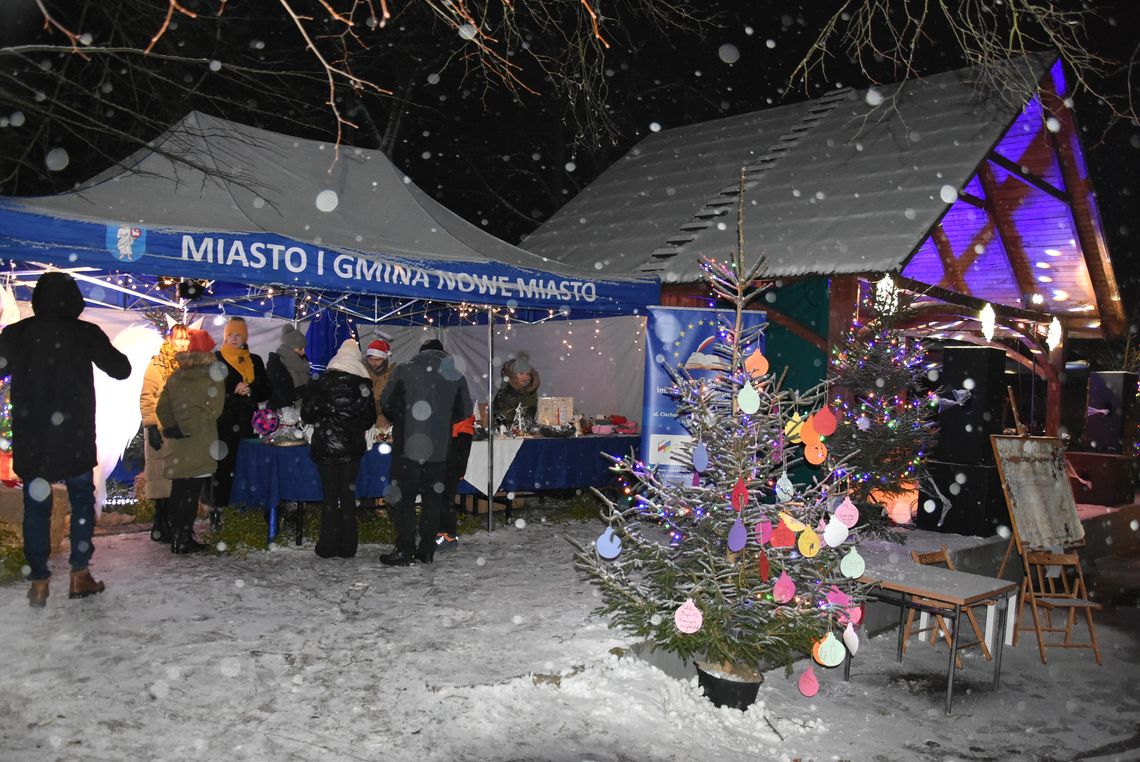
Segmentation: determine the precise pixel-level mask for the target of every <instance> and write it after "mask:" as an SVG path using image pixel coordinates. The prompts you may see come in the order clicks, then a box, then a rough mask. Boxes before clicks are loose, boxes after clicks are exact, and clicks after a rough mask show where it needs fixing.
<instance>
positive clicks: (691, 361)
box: [641, 307, 767, 481]
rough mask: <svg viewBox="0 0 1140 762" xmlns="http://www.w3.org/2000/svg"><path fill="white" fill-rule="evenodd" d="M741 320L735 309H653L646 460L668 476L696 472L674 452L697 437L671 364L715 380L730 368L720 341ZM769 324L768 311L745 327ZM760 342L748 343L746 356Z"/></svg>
mask: <svg viewBox="0 0 1140 762" xmlns="http://www.w3.org/2000/svg"><path fill="white" fill-rule="evenodd" d="M735 322H736V313H735V311H733V310H716V309H699V308H696V307H650V308H649V316H648V320H647V322H646V329H645V343H646V354H645V403H644V404H645V414H644V416H643V418H642V434H641V461H642V463H645V464H646V465H647V466H656V467H657V471H658V473H659V474H660V475H661V476H662V478H663V479H665V480H672V481H677V480H680V479H684V478H688V477H689V476H690V474H691V471H690V469H689V467H688V466H682V465H681V464H680V463H678V462H675V461H674V460H673V454H674V452H676V453H678V454H679V453H680V452H681V449H682V446H683V445H684V444H685V443H687V442H690V441H692V436H691V435H690V434H689V432H688V429H686V428H685V426H684V425H683V423H682V422H681V421H680V420H678V418H677V398H676V397H674V396H673V395H671V394H670V393H669V390H670V389H671V388H672V387H673V379H672V378H671V377H670V376H669V373H668V372H667V371H666V369H665V368H666V366H668V367H671V368H674V369H680V368H684V369H685V371H686V372H688V374H689V375H690V376H692V377H693V378H695V379H700V378H712V377H713V376H716V375H717V374H721V373H724V372H726V371H727V370H728V364H727V362H726V361H725V359H724V358H723V357H720V356H719V355H717V354H714V353H713V351H712V348H713V346H714V345H715V344H718V343H719V344H723V343H726V337H727V336H728V333H729V331H730V330H731V329H732V328H733V326H734V325H735ZM765 322H767V316H766V315H765V313H763V312H751V311H746V312H744V314H743V320H742V329H743V331H744V332H745V334H746V335H747V334H748V332H749V330H750V329H752V328H755V327H757V326H759V325H762V324H764V323H765ZM763 348H764V347H763V336H761V337H760V345H759V346H750V347H745V348H744V350H745V355H747V354H748V353H750V352H752V351H753V350H754V349H761V350H763Z"/></svg>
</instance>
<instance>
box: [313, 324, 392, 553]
mask: <svg viewBox="0 0 1140 762" xmlns="http://www.w3.org/2000/svg"><path fill="white" fill-rule="evenodd" d="M301 420H302V421H304V422H305V423H307V424H309V425H311V426H312V427H313V437H312V441H311V442H310V444H309V457H311V458H312V459H313V462H314V463H316V464H317V472H318V473H319V474H320V476H321V492H322V494H323V495H324V500H323V501H322V503H321V534H320V537H319V538H318V539H317V547H316V553H317V555H318V556H320V557H321V558H332V557H333V556H340V557H341V558H352V557H353V556H355V555H356V545H357V536H358V532H357V523H356V474H357V472H358V471H359V470H360V459H361V458H363V457H364V453H365V451H366V449H367V444H366V442H365V438H364V432H366V431H368V429H370V428H372V424H374V423H375V422H376V405H375V403H374V402H373V401H372V382H371V381H370V380H369V378H368V370H367V369H366V368H365V367H364V362H363V360H361V356H360V347H359V346H358V345H357V343H356V341H355V340H354V339H348V340H346V341H345V342H344V343H343V344H341V345H340V349H338V350H337V353H336V355H335V356H334V357H333V358H332V359H331V360H329V364H328V370H326V371H325V373H324V374H323V375H322V376H321V377H320V378H318V379H317V380H316V381H312V382H310V383H309V384H307V385H306V387H305V392H304V400H303V402H302V404H301Z"/></svg>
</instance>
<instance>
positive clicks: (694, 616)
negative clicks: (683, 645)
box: [673, 598, 705, 635]
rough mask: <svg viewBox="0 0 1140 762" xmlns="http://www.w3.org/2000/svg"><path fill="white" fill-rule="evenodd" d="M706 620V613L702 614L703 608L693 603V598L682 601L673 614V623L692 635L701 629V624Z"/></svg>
mask: <svg viewBox="0 0 1140 762" xmlns="http://www.w3.org/2000/svg"><path fill="white" fill-rule="evenodd" d="M704 621H705V618H704V615H703V614H701V610H700V609H698V608H697V606H696V604H695V603H693V599H692V598H686V599H685V602H684V603H682V604H681V605H680V607H678V609H677V611H676V612H675V613H674V614H673V624H675V625H677V629H678V630H680V631H681V632H683V633H685V634H686V635H692V634H693V633H694V632H696V631H697V630H699V629H701V625H702V624H704Z"/></svg>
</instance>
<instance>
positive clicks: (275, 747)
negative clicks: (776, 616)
mask: <svg viewBox="0 0 1140 762" xmlns="http://www.w3.org/2000/svg"><path fill="white" fill-rule="evenodd" d="M599 530H600V526H599V525H596V524H554V523H546V522H543V521H540V520H539V519H538V518H537V517H531V519H530V520H529V523H525V525H524V526H522V527H518V526H514V525H511V526H508V527H505V528H501V529H498V530H496V531H495V532H493V533H490V534H487V533H485V532H484V533H480V534H477V535H472V536H465V537H463V538H462V543H461V546H460V548H459V550H457V551H456V552H454V553H448V554H443V553H441V554H439V555H438V556H437V563H436V564H434V565H432V566H416V567H413V568H403V569H393V568H387V567H384V566H382V565H381V564H380V563H379V560H378V556H379V554H380V553H381V552H384V551H386V550H387V548H386V547H385V548H382V547H379V546H363V547H362V548H361V552H360V554H359V555H358V557H357V558H355V559H352V560H346V561H341V560H329V561H322V560H320V559H318V558H316V557H315V556H314V555H313V553H312V549H311V545H310V546H307V547H303V548H299V549H298V548H292V547H290V548H275V549H274V550H272V551H270V552H268V553H252V554H250V555H249V556H248V557H246V558H244V559H243V558H238V557H233V556H221V557H218V556H193V557H177V556H172V555H171V554H170V552H169V551H168V550H167V549H165V548H163V547H160V546H159V545H157V544H156V543H153V542H151V541H150V540H149V539H148V537H147V535H145V534H138V533H136V534H121V535H113V536H104V537H98V538H97V540H96V542H97V551H96V556H95V559H94V563H93V567H92V568H93V570H94V571H95V573H96V576H97V577H98V578H101V579H103V580H105V581H106V582H107V592H106V593H104V594H103V595H101V596H97V597H94V598H90V599H86V600H79V601H70V600H68V599H67V582H66V566H67V564H66V555H57V556H56V557H54V558H53V569H54V570H55V571H56V574H57V576H56V577H55V584H54V586H53V589H52V596H51V598H50V599H49V601H48V606H47V608H46V609H44V610H39V611H37V610H32V609H30V608H29V607H28V605H27V602H26V600H25V597H24V594H25V590H26V585H25V583H17V584H12V585H8V586H5V587H3V588H0V649H2V651H0V652H2V654H3V655H2V658H0V759H3V760H12V761H16V760H18V761H19V762H38V761H41V760H43V761H47V760H52V761H55V760H151V759H154V760H160V759H161V760H215V759H217V760H276V761H287V760H298V761H300V760H306V761H311V760H381V759H382V760H441V761H442V760H554V761H563V760H565V761H567V762H569V761H570V760H598V761H599V762H600V761H602V760H613V761H615V762H616V761H618V760H622V761H640V760H679V761H681V762H697V761H699V760H770V759H771V760H791V759H811V760H832V759H850V760H918V759H923V760H929V759H933V760H1007V759H1034V760H1075V759H1082V760H1090V759H1098V760H1099V759H1104V760H1109V759H1126V760H1134V759H1140V726H1138V723H1137V718H1138V717H1140V687H1138V686H1140V679H1138V678H1140V666H1138V664H1140V632H1138V627H1137V625H1138V623H1140V617H1138V616H1137V610H1136V609H1135V608H1124V609H1118V610H1116V611H1113V612H1110V613H1108V614H1106V615H1105V616H1102V617H1101V619H1100V621H1101V622H1102V624H1101V626H1100V628H1099V632H1100V636H1101V642H1102V648H1103V653H1104V661H1105V663H1104V666H1102V667H1097V666H1096V664H1095V662H1094V661H1093V658H1092V655H1091V654H1090V653H1089V652H1087V651H1068V652H1063V651H1052V652H1051V653H1050V663H1049V665H1048V666H1046V665H1043V664H1041V662H1040V660H1039V659H1038V656H1037V650H1036V648H1035V646H1034V644H1033V643H1032V641H1022V643H1021V644H1020V645H1019V646H1018V647H1016V648H1007V649H1006V650H1005V658H1004V662H1003V670H1002V684H1001V689H1000V690H999V691H998V692H997V693H994V692H993V691H992V690H991V686H990V679H991V676H992V669H991V665H990V664H989V663H986V662H984V661H982V660H981V658H980V656H976V655H972V654H971V655H969V656H967V657H966V666H965V670H964V672H962V673H960V676H959V678H958V681H957V682H956V692H955V702H954V710H955V711H954V714H953V715H951V716H950V717H947V716H946V715H945V714H944V712H943V697H944V690H945V666H946V657H945V651H944V650H943V649H941V648H940V649H934V648H931V647H930V646H928V645H925V644H922V643H917V642H916V643H914V644H913V645H912V647H911V648H910V649H909V651H908V654H907V657H906V659H905V661H904V662H903V663H902V664H898V663H896V662H895V659H894V655H895V639H894V637H893V633H888V634H883V635H879V636H877V637H873V638H870V639H868V640H866V641H865V642H864V643H863V645H862V647H861V649H860V651H859V654H858V657H857V658H856V660H855V662H854V664H853V668H852V679H851V681H850V682H847V683H845V682H843V680H842V669H841V668H837V669H833V670H825V669H823V668H819V667H817V668H816V673H817V675H818V676H819V679H820V683H821V686H822V687H821V690H820V692H819V694H818V695H817V696H815V697H814V698H811V699H807V698H804V697H803V696H801V695H800V693H799V692H798V690H797V688H796V681H795V679H794V678H793V679H786V678H785V676H784V673H783V671H781V670H777V671H774V672H769V673H767V674H766V676H765V682H764V684H763V686H762V687H761V691H760V696H759V699H758V701H757V703H756V704H755V705H754V706H753V707H752V708H750V709H749V710H748V711H747V712H739V711H736V710H733V709H718V708H716V707H714V706H713V704H712V703H711V702H709V701H708V700H707V699H706V698H704V697H703V696H702V695H701V693H700V689H699V688H698V687H697V681H696V677H695V674H691V673H689V672H688V670H687V669H685V670H680V671H678V670H673V669H669V670H668V672H679V674H678V675H677V676H673V675H670V674H668V673H667V671H663V670H662V669H659V668H658V667H655V666H653V665H652V664H650V663H648V662H647V661H644V660H642V659H640V658H638V657H636V656H634V655H632V654H629V653H628V649H629V647H630V646H631V645H632V643H631V641H630V639H629V638H628V637H626V636H625V635H624V634H623V633H621V632H618V631H613V630H610V629H608V628H607V626H606V623H605V622H604V621H600V620H598V619H597V618H595V617H594V616H592V614H591V611H592V610H593V608H594V607H595V605H596V603H597V599H596V597H595V595H594V591H593V589H592V587H591V586H590V585H589V584H588V583H587V582H585V581H583V580H581V579H580V578H579V577H578V575H577V573H576V572H575V571H574V569H573V564H572V548H571V546H570V544H569V543H568V542H567V541H566V536H567V535H571V536H575V537H578V538H580V539H583V540H587V541H588V540H591V539H593V538H594V537H596V536H597V535H598V533H599ZM618 649H626V655H621V656H619V655H616V654H617V653H621V651H619V650H618Z"/></svg>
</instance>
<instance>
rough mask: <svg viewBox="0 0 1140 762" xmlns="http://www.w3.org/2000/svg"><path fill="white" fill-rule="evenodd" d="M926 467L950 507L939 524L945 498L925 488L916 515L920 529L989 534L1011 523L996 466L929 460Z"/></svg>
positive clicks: (986, 535)
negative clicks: (943, 498)
mask: <svg viewBox="0 0 1140 762" xmlns="http://www.w3.org/2000/svg"><path fill="white" fill-rule="evenodd" d="M987 446H988V443H987ZM926 468H927V470H928V471H929V472H930V476H931V477H932V478H933V479H934V483H935V484H936V485H938V489H939V491H941V492H942V494H943V495H945V496H946V497H947V498H948V499H949V500H950V510H949V511H948V512H947V513H946V519H945V520H944V521H942V525H941V526H939V525H938V522H939V520H940V519H941V518H942V500H941V499H940V498H939V497H938V495H936V494H935V493H933V492H928V491H927V490H922V491H921V492H919V495H918V515H917V517H916V518H915V523H916V524H917V525H918V528H919V529H928V530H930V531H933V532H950V533H952V534H961V535H970V536H976V537H990V536H992V535H994V534H995V533H996V532H997V530H998V527H1002V526H1004V527H1009V525H1010V524H1009V509H1008V508H1007V507H1006V504H1005V493H1004V492H1002V488H1001V479H1000V477H999V476H998V471H997V466H964V465H962V464H960V463H943V462H941V461H937V460H928V461H926ZM931 509H933V510H931Z"/></svg>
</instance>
